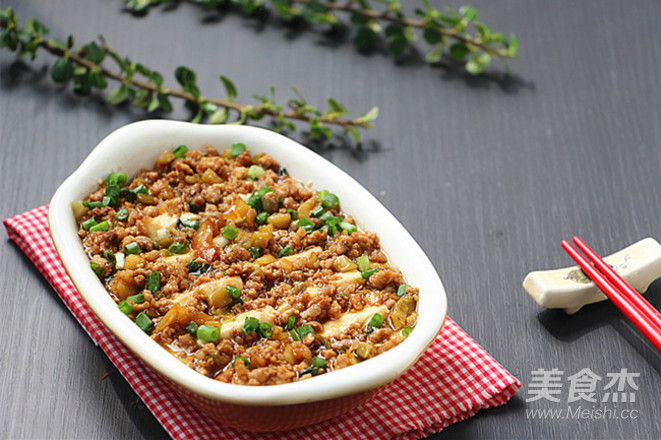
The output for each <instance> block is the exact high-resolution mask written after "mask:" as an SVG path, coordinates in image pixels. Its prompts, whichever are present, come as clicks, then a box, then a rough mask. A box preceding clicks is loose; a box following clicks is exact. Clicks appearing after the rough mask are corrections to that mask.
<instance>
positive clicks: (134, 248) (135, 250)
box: [124, 241, 142, 254]
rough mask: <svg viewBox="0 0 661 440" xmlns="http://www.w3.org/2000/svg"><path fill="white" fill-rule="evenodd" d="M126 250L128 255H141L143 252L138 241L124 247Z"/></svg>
mask: <svg viewBox="0 0 661 440" xmlns="http://www.w3.org/2000/svg"><path fill="white" fill-rule="evenodd" d="M124 250H125V251H126V253H127V254H139V253H140V252H142V249H140V245H139V244H138V242H136V241H134V242H133V243H129V244H127V245H126V246H124Z"/></svg>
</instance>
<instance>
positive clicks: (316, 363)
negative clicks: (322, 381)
mask: <svg viewBox="0 0 661 440" xmlns="http://www.w3.org/2000/svg"><path fill="white" fill-rule="evenodd" d="M312 366H313V367H315V368H326V367H328V362H327V361H326V359H324V358H320V357H318V356H315V357H313V358H312Z"/></svg>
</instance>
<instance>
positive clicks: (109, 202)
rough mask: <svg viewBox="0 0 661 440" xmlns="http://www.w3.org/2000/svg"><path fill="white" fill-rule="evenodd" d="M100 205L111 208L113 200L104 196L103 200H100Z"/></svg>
mask: <svg viewBox="0 0 661 440" xmlns="http://www.w3.org/2000/svg"><path fill="white" fill-rule="evenodd" d="M101 204H102V205H103V206H112V205H114V204H115V203H113V199H112V197H110V196H105V197H103V199H101Z"/></svg>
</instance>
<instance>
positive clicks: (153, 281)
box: [147, 271, 161, 293]
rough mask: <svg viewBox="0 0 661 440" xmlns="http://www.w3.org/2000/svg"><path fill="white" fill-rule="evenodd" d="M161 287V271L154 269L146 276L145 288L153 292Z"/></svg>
mask: <svg viewBox="0 0 661 440" xmlns="http://www.w3.org/2000/svg"><path fill="white" fill-rule="evenodd" d="M160 288H161V273H160V272H158V271H154V272H152V273H150V274H149V276H148V277H147V290H149V291H150V292H152V293H154V292H156V291H157V290H158V289H160Z"/></svg>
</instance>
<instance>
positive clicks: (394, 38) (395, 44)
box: [386, 33, 411, 56]
mask: <svg viewBox="0 0 661 440" xmlns="http://www.w3.org/2000/svg"><path fill="white" fill-rule="evenodd" d="M410 45H411V43H410V42H409V40H408V39H407V38H406V36H405V35H404V34H403V33H401V34H398V33H395V34H392V35H390V36H388V37H386V46H387V48H388V53H389V54H390V55H392V56H397V55H401V54H403V53H404V52H406V49H408V48H409V46H410Z"/></svg>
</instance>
